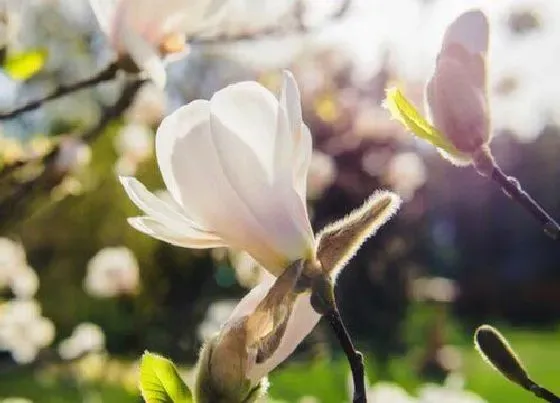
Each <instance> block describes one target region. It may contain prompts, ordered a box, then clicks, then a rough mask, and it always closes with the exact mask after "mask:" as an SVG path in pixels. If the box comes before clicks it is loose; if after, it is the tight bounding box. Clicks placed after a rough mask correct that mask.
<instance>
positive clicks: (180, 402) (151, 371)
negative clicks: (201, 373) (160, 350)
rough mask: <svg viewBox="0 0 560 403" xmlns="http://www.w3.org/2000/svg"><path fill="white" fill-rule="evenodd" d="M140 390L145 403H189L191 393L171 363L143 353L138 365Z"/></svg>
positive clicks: (154, 355) (148, 353)
mask: <svg viewBox="0 0 560 403" xmlns="http://www.w3.org/2000/svg"><path fill="white" fill-rule="evenodd" d="M140 390H141V392H142V397H143V398H144V400H145V401H146V403H191V402H192V401H193V400H192V395H191V391H190V390H189V388H188V387H187V385H186V384H185V382H183V380H182V379H181V377H180V376H179V373H178V372H177V368H175V365H174V364H173V362H172V361H170V360H168V359H166V358H163V357H162V356H160V355H157V354H153V353H150V352H147V351H146V352H145V353H144V355H143V356H142V362H141V364H140Z"/></svg>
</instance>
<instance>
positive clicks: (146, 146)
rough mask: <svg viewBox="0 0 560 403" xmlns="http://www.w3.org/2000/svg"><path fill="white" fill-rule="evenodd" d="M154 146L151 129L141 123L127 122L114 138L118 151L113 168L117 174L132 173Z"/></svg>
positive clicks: (146, 157) (149, 155)
mask: <svg viewBox="0 0 560 403" xmlns="http://www.w3.org/2000/svg"><path fill="white" fill-rule="evenodd" d="M153 148H154V135H153V133H152V130H151V129H150V128H149V127H148V126H146V125H143V124H139V123H129V124H127V125H126V126H124V127H122V128H121V130H120V131H119V134H118V136H117V137H116V138H115V149H116V150H117V152H118V153H119V158H118V160H117V163H116V166H115V170H116V172H117V174H118V175H134V174H135V173H136V169H137V167H138V164H140V163H142V162H143V161H145V160H146V159H148V158H149V157H151V155H152V152H153Z"/></svg>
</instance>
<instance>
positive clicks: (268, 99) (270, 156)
mask: <svg viewBox="0 0 560 403" xmlns="http://www.w3.org/2000/svg"><path fill="white" fill-rule="evenodd" d="M210 103H211V107H210V108H211V122H212V125H214V124H216V126H217V125H218V123H219V124H220V126H223V128H225V129H227V133H225V134H224V135H223V136H215V137H216V139H217V140H223V141H227V140H230V137H233V139H232V140H234V141H237V142H241V143H243V144H245V145H246V146H247V147H248V149H249V150H251V151H252V152H253V153H254V155H255V157H256V159H257V161H258V162H259V163H260V165H261V169H262V170H264V172H265V173H266V175H267V180H268V182H272V180H273V173H274V172H273V166H272V163H273V161H274V151H275V146H276V140H277V139H276V136H277V132H276V127H275V125H274V124H271V123H273V122H276V121H277V114H278V101H277V100H276V98H274V95H272V93H271V92H270V91H268V90H267V89H265V88H264V87H263V86H262V85H260V84H258V83H256V82H240V83H236V84H233V85H230V86H228V87H226V88H224V89H222V90H220V91H218V92H216V93H215V94H214V96H212V99H211V101H210ZM212 129H214V127H213V128H212ZM222 137H223V139H222ZM224 145H227V144H224ZM232 154H233V153H232ZM236 159H237V162H242V161H241V158H239V157H236ZM254 168H257V167H254Z"/></svg>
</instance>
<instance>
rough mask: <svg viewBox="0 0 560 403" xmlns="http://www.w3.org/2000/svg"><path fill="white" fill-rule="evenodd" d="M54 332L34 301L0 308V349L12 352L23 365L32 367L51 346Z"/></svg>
mask: <svg viewBox="0 0 560 403" xmlns="http://www.w3.org/2000/svg"><path fill="white" fill-rule="evenodd" d="M54 335H55V329H54V325H53V323H52V322H51V321H50V319H48V318H45V317H43V316H42V315H41V308H40V306H39V304H38V303H37V302H36V301H35V300H17V299H15V300H11V301H8V302H5V303H3V304H2V305H0V349H1V350H6V351H9V352H10V353H11V354H12V357H13V359H14V360H15V361H16V362H17V363H20V364H25V363H29V362H32V361H34V360H35V357H36V356H37V354H38V353H39V351H40V350H41V349H43V348H44V347H47V346H48V345H50V344H51V343H52V341H53V339H54Z"/></svg>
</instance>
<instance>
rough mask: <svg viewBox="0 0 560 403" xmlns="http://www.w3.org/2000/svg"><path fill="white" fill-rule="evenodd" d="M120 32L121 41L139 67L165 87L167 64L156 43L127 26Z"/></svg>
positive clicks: (161, 87) (156, 82)
mask: <svg viewBox="0 0 560 403" xmlns="http://www.w3.org/2000/svg"><path fill="white" fill-rule="evenodd" d="M119 32H120V35H119V43H120V44H122V46H123V47H124V49H125V50H126V52H127V53H128V54H130V56H131V57H132V60H134V63H136V65H137V66H138V69H139V70H141V71H143V72H145V73H146V74H147V75H148V77H149V78H150V79H151V80H152V81H153V82H154V84H155V85H156V86H157V87H158V88H160V89H163V88H165V82H166V77H167V76H166V73H165V65H164V64H163V61H162V59H161V56H160V55H159V53H158V51H157V48H156V47H155V45H154V44H152V43H150V42H148V41H147V40H146V39H145V38H144V37H142V36H140V35H139V34H138V33H137V32H135V31H133V30H131V29H128V28H127V27H123V28H122V29H120V30H119Z"/></svg>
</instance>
